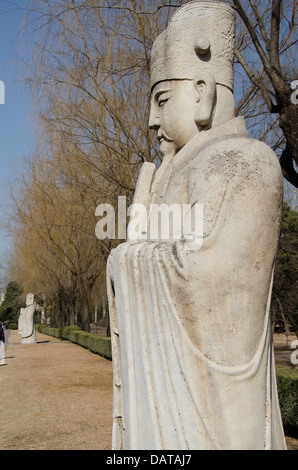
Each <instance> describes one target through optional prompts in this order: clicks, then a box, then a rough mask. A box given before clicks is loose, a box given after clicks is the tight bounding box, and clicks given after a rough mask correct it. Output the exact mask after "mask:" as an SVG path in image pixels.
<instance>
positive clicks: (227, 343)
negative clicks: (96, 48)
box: [107, 1, 285, 450]
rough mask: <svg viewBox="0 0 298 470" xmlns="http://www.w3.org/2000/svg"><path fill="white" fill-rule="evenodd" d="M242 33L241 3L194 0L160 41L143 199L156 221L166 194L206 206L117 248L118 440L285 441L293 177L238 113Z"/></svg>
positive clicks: (112, 298)
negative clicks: (286, 222)
mask: <svg viewBox="0 0 298 470" xmlns="http://www.w3.org/2000/svg"><path fill="white" fill-rule="evenodd" d="M234 36H235V17H234V13H233V10H232V9H231V8H230V7H229V6H228V5H226V4H224V3H219V2H216V1H192V2H189V3H187V4H186V5H184V6H182V7H181V8H180V9H178V10H177V11H176V13H175V14H174V15H173V17H172V18H171V20H170V22H169V25H168V27H167V29H166V31H165V32H163V33H162V34H161V35H160V36H159V37H158V38H157V39H156V41H155V43H154V45H153V48H152V55H151V86H152V88H151V96H152V100H151V114H150V127H151V128H152V129H155V130H156V132H157V138H158V140H159V143H160V151H161V154H162V156H163V161H162V164H161V166H160V167H159V168H158V169H157V170H156V168H155V165H153V164H151V163H145V164H144V166H143V168H142V170H141V174H140V176H139V180H138V184H137V188H136V192H135V199H134V203H135V204H138V203H140V204H143V205H145V206H146V207H147V208H149V209H148V210H149V212H147V214H149V215H148V223H149V225H150V207H151V206H152V205H153V204H158V205H161V204H164V205H166V206H168V207H170V206H171V205H173V204H179V205H182V204H185V205H187V207H190V208H191V210H193V209H194V208H195V206H196V205H198V204H200V205H202V207H203V232H202V236H201V238H200V236H196V233H195V232H191V231H189V232H187V233H182V236H181V237H180V239H175V238H174V237H172V238H171V236H170V237H169V239H167V240H165V239H163V238H162V237H161V238H160V239H157V240H156V239H151V238H150V234H148V233H146V230H145V232H144V234H145V235H146V237H140V239H134V240H128V241H127V242H126V243H123V244H120V245H119V246H118V247H117V248H116V249H114V250H113V251H112V253H111V255H110V256H109V259H108V265H107V285H108V296H109V311H110V318H111V336H112V352H113V371H114V391H113V393H114V404H113V407H114V408H113V417H114V425H113V443H112V446H113V448H114V449H121V448H123V449H151V450H152V449H176V450H177V449H182V450H185V449H205V450H208V449H211V450H212V449H219V450H228V449H234V450H237V449H243V450H244V449H249V450H252V449H284V448H285V439H284V434H283V427H282V422H281V415H280V409H279V403H278V397H277V386H276V378H275V368H274V357H273V346H272V337H271V323H270V313H269V312H270V299H271V289H272V277H273V270H274V261H275V255H276V250H277V243H278V238H279V233H280V221H281V209H282V175H281V171H280V166H279V163H278V160H277V158H276V156H275V154H274V153H273V151H272V150H271V149H270V148H269V147H268V146H266V145H265V144H264V143H261V142H258V141H255V140H252V139H250V138H249V136H248V133H247V130H246V127H245V123H244V119H243V118H241V117H240V118H235V110H234V109H235V105H234V98H233V55H234ZM151 222H152V221H151ZM174 228H175V227H174ZM176 228H177V227H176ZM192 235H193V236H192Z"/></svg>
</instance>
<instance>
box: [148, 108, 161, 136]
mask: <svg viewBox="0 0 298 470" xmlns="http://www.w3.org/2000/svg"><path fill="white" fill-rule="evenodd" d="M149 128H150V129H154V130H155V131H157V130H158V129H159V128H160V119H159V114H158V113H157V112H156V107H155V106H151V110H150V116H149Z"/></svg>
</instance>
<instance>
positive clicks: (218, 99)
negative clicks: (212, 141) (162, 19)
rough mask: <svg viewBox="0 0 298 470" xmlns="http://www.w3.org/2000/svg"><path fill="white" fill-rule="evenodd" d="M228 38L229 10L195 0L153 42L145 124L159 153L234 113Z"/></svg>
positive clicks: (230, 39)
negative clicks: (156, 142) (154, 132)
mask: <svg viewBox="0 0 298 470" xmlns="http://www.w3.org/2000/svg"><path fill="white" fill-rule="evenodd" d="M234 39H235V15H234V12H233V10H232V8H231V7H230V6H228V5H227V4H223V3H219V2H217V1H212V0H211V1H206V0H204V1H203V0H197V1H192V2H190V3H187V4H186V5H184V6H183V7H181V8H179V9H178V10H177V11H176V13H175V14H174V15H173V17H172V18H171V20H170V22H169V25H168V27H167V29H166V30H165V31H164V32H163V33H162V34H161V35H160V36H158V37H157V39H156V40H155V42H154V44H153V47H152V52H151V112H150V121H149V126H150V128H152V129H155V130H156V131H157V137H158V139H159V140H160V150H161V152H162V153H163V154H167V153H170V152H172V153H173V152H174V153H176V152H177V151H179V150H180V149H181V148H182V147H183V146H184V145H185V144H186V143H187V142H188V141H189V140H190V139H191V138H192V137H194V136H195V135H196V134H197V133H198V132H200V130H202V129H209V128H210V127H214V126H216V125H218V124H219V123H221V122H224V121H226V120H228V119H230V118H232V117H233V116H234V106H235V105H234V98H233V77H234V72H233V61H234Z"/></svg>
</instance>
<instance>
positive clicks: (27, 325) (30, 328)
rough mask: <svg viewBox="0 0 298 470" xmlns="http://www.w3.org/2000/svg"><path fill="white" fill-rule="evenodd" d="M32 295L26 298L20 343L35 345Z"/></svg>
mask: <svg viewBox="0 0 298 470" xmlns="http://www.w3.org/2000/svg"><path fill="white" fill-rule="evenodd" d="M35 309H36V306H35V303H34V295H33V294H28V295H27V297H26V308H25V309H24V311H23V314H22V322H21V327H22V328H21V330H22V343H23V344H24V343H26V344H28V343H36V332H35V323H34V313H35Z"/></svg>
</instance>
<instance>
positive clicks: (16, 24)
mask: <svg viewBox="0 0 298 470" xmlns="http://www.w3.org/2000/svg"><path fill="white" fill-rule="evenodd" d="M25 4H26V1H24V0H23V1H21V0H17V1H6V0H0V80H1V81H2V82H4V84H5V104H0V264H1V262H2V260H3V257H5V254H6V253H7V251H8V249H9V246H10V237H9V236H8V235H7V230H6V229H5V218H6V214H7V210H8V206H9V201H10V196H9V193H10V185H11V184H13V182H14V179H15V177H16V176H18V175H20V174H21V172H22V164H23V157H24V156H26V155H28V154H29V153H30V149H31V147H32V144H33V139H34V126H33V120H32V111H33V106H32V103H33V100H32V99H31V97H30V94H29V92H28V89H26V87H25V85H24V83H23V82H22V78H21V57H22V56H21V54H22V51H21V40H20V39H19V38H18V31H19V28H20V22H21V20H22V18H23V15H24V11H23V10H20V9H18V8H17V7H18V6H22V7H23V6H25Z"/></svg>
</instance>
